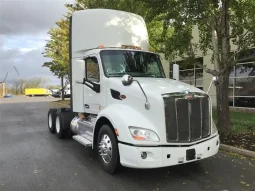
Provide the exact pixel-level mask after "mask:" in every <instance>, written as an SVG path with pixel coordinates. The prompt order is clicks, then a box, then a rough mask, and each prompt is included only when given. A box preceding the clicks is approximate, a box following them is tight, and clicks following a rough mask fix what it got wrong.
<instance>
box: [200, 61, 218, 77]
mask: <svg viewBox="0 0 255 191" xmlns="http://www.w3.org/2000/svg"><path fill="white" fill-rule="evenodd" d="M196 64H197V65H198V66H199V67H200V68H203V69H204V70H205V72H206V73H208V74H212V75H213V76H218V75H219V74H220V72H217V71H216V70H212V69H209V68H207V67H206V65H202V64H200V63H198V62H197V63H196Z"/></svg>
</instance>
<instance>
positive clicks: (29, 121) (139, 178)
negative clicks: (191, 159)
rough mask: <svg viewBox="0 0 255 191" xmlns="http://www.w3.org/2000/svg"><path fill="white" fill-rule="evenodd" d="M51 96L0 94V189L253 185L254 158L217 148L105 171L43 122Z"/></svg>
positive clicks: (232, 189)
mask: <svg viewBox="0 0 255 191" xmlns="http://www.w3.org/2000/svg"><path fill="white" fill-rule="evenodd" d="M55 100H57V99H56V98H51V97H40V98H37V97H25V96H19V97H14V98H10V99H7V98H6V99H4V98H0V190H1V191H2V190H3V191H5V190H10V191H12V190H19V191H20V190H24V191H25V190H26V191H27V190H54V191H56V190H61V191H62V190H88V191H92V190H98V191H99V190H100V191H101V190H102V191H108V190H109V191H113V190H116V191H117V190H118V191H122V190H128V191H129V190H139V191H142V190H150V191H153V190H167V191H170V190H174V191H175V190H185V191H186V190H189V191H193V190H194V191H200V190H215V191H223V190H225V191H227V190H228V191H241V190H251V191H252V190H255V161H254V160H251V159H248V158H243V157H241V156H235V155H232V154H228V153H224V152H219V153H218V154H217V155H216V156H215V157H212V158H209V159H205V160H202V161H200V162H198V163H190V164H186V165H178V166H174V167H167V168H161V169H152V170H138V169H128V168H123V169H122V170H121V172H119V173H118V174H115V175H109V174H107V173H105V172H104V171H103V170H102V169H101V167H100V165H99V162H98V160H97V156H96V154H95V153H94V152H93V151H92V150H91V149H90V148H88V149H86V148H85V147H83V146H82V145H80V144H79V143H78V142H75V141H74V140H72V139H68V140H59V139H58V138H57V137H56V136H55V135H53V134H50V132H49V131H48V127H47V112H48V108H50V107H54V106H57V107H59V105H56V104H54V103H52V102H53V101H55Z"/></svg>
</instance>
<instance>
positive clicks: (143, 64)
mask: <svg viewBox="0 0 255 191" xmlns="http://www.w3.org/2000/svg"><path fill="white" fill-rule="evenodd" d="M69 35H70V37H69V40H70V53H69V54H70V74H71V107H70V108H58V109H57V108H51V109H50V110H49V112H48V128H49V130H50V132H51V133H56V135H57V137H58V138H60V139H63V138H66V137H72V138H73V139H74V140H76V141H78V142H79V143H81V144H82V145H84V146H85V147H90V148H92V149H94V150H95V151H96V152H97V153H98V158H99V161H100V163H101V165H102V167H103V169H104V170H106V171H107V172H108V173H114V172H115V171H116V170H117V169H118V168H119V167H120V166H125V167H130V168H159V167H166V166H172V165H178V164H183V163H189V162H194V161H198V160H201V159H205V158H208V157H211V156H213V155H215V154H216V153H217V152H218V149H219V135H218V131H217V128H216V127H215V126H214V125H213V121H212V104H211V98H210V96H209V95H208V94H207V93H206V92H204V91H202V90H200V89H198V88H196V87H194V86H190V85H188V84H185V83H182V82H180V81H178V79H177V80H176V79H168V78H166V76H165V73H164V70H163V67H162V63H161V59H160V56H159V54H157V53H154V52H150V51H149V39H148V33H147V28H146V25H145V22H144V20H143V18H142V17H141V16H139V15H136V14H132V13H128V12H123V11H117V10H108V9H89V10H82V11H77V12H74V13H73V15H72V16H71V18H70V34H69ZM174 72H175V73H176V72H178V67H177V70H176V71H174ZM175 75H177V74H175Z"/></svg>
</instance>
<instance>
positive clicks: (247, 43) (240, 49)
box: [228, 32, 254, 66]
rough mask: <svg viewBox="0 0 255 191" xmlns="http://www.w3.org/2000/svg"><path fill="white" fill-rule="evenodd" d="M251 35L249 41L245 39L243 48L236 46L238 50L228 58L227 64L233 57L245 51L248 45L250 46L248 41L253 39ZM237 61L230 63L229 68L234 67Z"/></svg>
mask: <svg viewBox="0 0 255 191" xmlns="http://www.w3.org/2000/svg"><path fill="white" fill-rule="evenodd" d="M253 34H254V32H253V33H252V35H251V36H250V37H249V39H247V41H246V43H245V44H244V46H242V48H241V46H238V50H237V51H236V52H235V53H234V54H233V55H232V56H231V57H230V59H229V60H228V63H229V62H231V61H232V60H233V59H234V57H235V56H236V55H237V54H238V53H239V52H241V51H242V50H244V49H246V48H247V47H248V45H249V44H250V40H251V39H252V38H253ZM236 62H237V60H235V61H234V62H232V64H230V66H234V65H235V64H236Z"/></svg>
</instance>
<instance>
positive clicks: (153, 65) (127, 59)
mask: <svg viewBox="0 0 255 191" xmlns="http://www.w3.org/2000/svg"><path fill="white" fill-rule="evenodd" d="M100 55H101V59H102V63H103V67H104V71H105V75H106V76H107V77H122V76H123V75H124V74H130V75H132V76H134V77H154V78H165V74H164V70H163V68H162V65H161V61H160V58H159V56H158V55H157V54H153V53H148V52H140V51H132V50H103V51H101V52H100Z"/></svg>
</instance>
